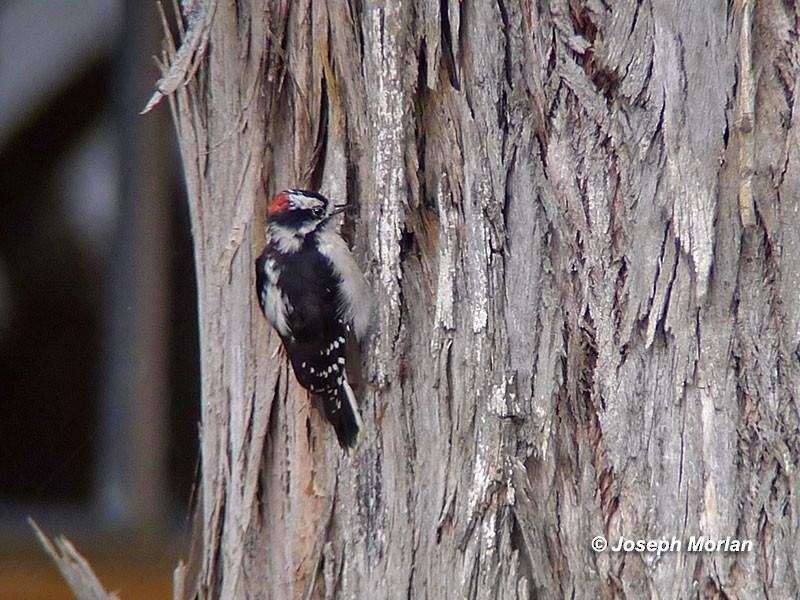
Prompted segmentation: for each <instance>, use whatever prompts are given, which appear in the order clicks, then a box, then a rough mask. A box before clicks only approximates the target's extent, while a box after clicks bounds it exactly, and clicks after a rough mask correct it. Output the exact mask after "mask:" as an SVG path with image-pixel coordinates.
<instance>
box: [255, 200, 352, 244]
mask: <svg viewBox="0 0 800 600" xmlns="http://www.w3.org/2000/svg"><path fill="white" fill-rule="evenodd" d="M342 210H344V207H335V206H333V205H332V204H331V203H330V202H328V199H327V198H325V196H323V195H322V194H317V193H316V192H309V191H306V190H284V191H282V192H281V193H280V194H278V195H277V196H275V198H274V199H273V200H272V204H270V207H269V211H268V215H267V234H268V236H269V237H270V239H271V240H272V241H273V242H274V243H275V244H277V245H278V248H279V250H281V251H282V252H296V251H297V250H299V249H300V247H301V246H302V245H303V242H304V240H305V239H306V237H307V236H309V235H314V234H316V233H318V232H320V231H322V230H323V229H324V228H325V226H326V225H327V224H328V223H329V222H330V220H331V217H333V216H334V215H336V214H338V213H340V212H342Z"/></svg>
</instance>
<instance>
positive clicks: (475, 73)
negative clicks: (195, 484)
mask: <svg viewBox="0 0 800 600" xmlns="http://www.w3.org/2000/svg"><path fill="white" fill-rule="evenodd" d="M607 4H608V3H606V4H604V3H601V2H593V1H589V0H550V1H545V2H527V1H525V2H521V3H512V2H507V1H501V2H496V3H477V2H473V1H464V2H455V1H452V0H445V1H440V0H418V1H416V2H413V3H411V2H409V3H405V2H404V3H396V2H392V3H388V2H387V3H377V4H375V3H341V2H337V3H327V2H314V3H311V2H289V1H288V0H284V1H282V2H276V3H267V4H266V5H265V4H264V3H260V2H248V1H246V0H245V1H242V2H239V3H223V2H214V1H212V0H206V1H201V0H198V1H197V2H194V3H191V12H190V13H189V12H187V14H186V16H185V19H186V22H187V29H186V31H182V36H183V39H182V40H181V41H180V42H179V43H180V44H181V46H180V48H176V47H175V46H174V45H170V44H169V43H168V44H167V51H166V53H165V57H164V64H165V78H164V79H163V80H162V83H161V85H160V87H159V90H160V93H162V94H166V95H168V96H169V98H170V102H171V106H172V109H173V114H174V117H175V123H176V128H177V131H178V136H179V139H180V143H181V152H182V156H183V161H184V166H185V171H186V179H187V188H188V191H189V203H190V207H191V214H192V224H193V233H194V237H195V248H196V264H197V274H198V284H199V303H200V321H201V322H200V327H201V341H202V372H203V423H202V429H201V436H202V453H203V459H202V485H201V490H202V498H201V499H202V501H201V505H200V508H199V510H200V517H199V520H198V522H199V523H200V525H199V527H198V531H197V536H198V542H199V543H200V545H201V549H202V552H201V554H202V558H201V559H200V560H199V561H194V562H193V563H192V564H190V565H189V567H190V568H183V567H182V568H181V569H180V570H179V572H177V573H176V580H178V583H179V584H180V585H178V587H177V589H178V590H181V589H182V590H184V592H185V593H184V597H188V598H192V597H198V598H264V597H267V598H292V597H294V598H354V597H355V598H367V597H370V598H396V597H408V598H530V597H544V598H549V597H555V598H561V597H573V598H597V597H605V598H640V597H645V596H647V597H656V598H673V597H681V598H705V597H713V598H722V597H728V598H735V597H738V598H766V597H791V596H792V595H794V593H795V590H796V589H798V587H799V586H800V581H798V575H797V573H798V572H800V566H798V562H797V561H798V558H797V556H798V552H797V540H798V539H800V531H799V530H798V529H799V523H798V515H800V504H798V498H800V493H798V483H799V482H798V473H799V472H800V470H798V468H797V467H798V465H797V462H798V455H799V453H800V440H799V439H798V412H797V399H798V398H797V394H798V390H800V359H799V357H800V350H799V349H800V293H798V291H799V290H800V261H798V260H796V257H797V256H800V208H799V207H798V203H799V202H800V199H799V198H798V192H797V190H798V189H800V156H798V153H800V134H799V133H798V132H800V122H799V121H800V119H799V118H798V114H800V113H798V111H797V110H796V107H795V98H797V97H798V92H800V90H798V89H796V88H797V82H798V81H800V54H798V53H799V52H800V49H799V48H800V45H798V44H797V43H796V42H797V40H796V31H797V24H798V23H799V22H800V14H798V8H797V6H795V5H793V4H792V3H787V2H780V1H779V0H764V1H763V2H762V1H760V2H750V0H741V1H737V2H733V3H730V2H723V1H722V0H710V1H708V2H694V3H692V2H689V3H686V2H679V1H677V0H666V1H660V2H653V1H643V2H634V1H630V2H617V3H614V6H613V9H612V8H609V7H608V6H607ZM184 8H185V10H187V11H189V5H188V4H187V5H186V6H185V7H184ZM190 15H191V16H190ZM748 119H749V122H750V123H751V124H754V126H752V127H750V128H747V127H745V125H746V122H747V121H748ZM303 185H311V186H316V185H319V187H320V189H321V191H322V192H323V193H325V194H326V195H327V196H328V197H331V198H333V199H335V200H337V201H344V200H347V201H348V202H349V203H351V204H354V205H356V206H357V207H358V208H359V212H358V218H355V219H354V220H353V221H352V222H351V221H348V222H346V223H345V224H344V229H345V233H346V234H347V235H348V236H349V237H350V239H351V241H352V243H353V246H354V248H355V250H356V254H357V255H358V256H359V258H360V260H361V262H362V266H364V267H365V268H366V270H367V271H368V273H369V276H370V280H371V284H372V287H373V290H374V294H375V297H376V301H377V304H378V307H379V310H378V314H377V315H376V319H375V324H374V330H373V333H372V336H371V338H370V339H369V340H368V343H367V344H366V345H365V348H364V356H365V360H364V375H365V390H364V391H363V393H362V394H361V396H360V397H361V398H362V405H363V406H362V412H363V414H364V417H365V423H366V426H367V438H366V440H365V443H364V444H363V446H362V447H361V449H360V451H359V453H358V454H357V455H356V457H355V458H354V459H352V460H351V459H346V458H344V457H342V456H341V455H340V453H339V451H338V448H337V445H336V443H335V441H334V440H333V438H332V437H331V436H332V434H331V432H330V431H329V430H328V429H327V428H326V427H324V424H323V423H322V420H321V418H320V416H319V415H318V414H317V412H316V411H315V410H313V409H312V408H310V407H309V403H308V401H307V398H306V395H305V393H304V392H303V391H302V389H301V388H300V387H299V386H298V385H297V384H296V382H295V381H294V379H293V378H292V377H291V376H290V374H289V371H288V370H287V367H286V364H285V360H284V357H283V355H282V353H281V352H280V350H279V345H278V341H277V337H276V336H275V335H274V333H273V332H272V331H271V330H270V329H269V327H268V326H267V325H266V324H265V323H264V322H263V320H262V319H260V318H259V315H258V309H257V307H256V302H255V296H254V293H253V281H252V279H253V271H252V264H253V258H254V256H255V252H257V251H258V249H259V248H260V247H261V245H262V244H263V242H262V240H263V237H262V236H263V222H264V211H265V194H271V193H273V192H274V191H276V190H280V189H282V188H286V187H295V186H303ZM749 197H750V198H752V202H751V201H750V200H748V198H749ZM596 536H604V538H605V539H606V540H618V539H621V538H625V539H635V540H648V539H663V538H666V539H672V538H673V537H674V538H676V539H686V540H688V539H690V538H691V537H694V538H699V537H700V536H704V537H705V538H706V539H714V540H720V539H727V538H730V539H737V540H753V542H754V544H753V550H752V551H749V552H742V553H725V552H691V553H686V552H677V551H676V552H663V553H661V554H660V555H658V556H656V555H654V554H653V553H648V552H635V551H634V552H613V551H611V550H606V551H603V552H596V551H594V550H593V549H592V545H591V541H592V539H593V538H595V537H596ZM645 547H646V544H645ZM192 573H196V576H195V575H192ZM181 578H183V579H181ZM176 593H177V592H176Z"/></svg>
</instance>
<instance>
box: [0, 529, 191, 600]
mask: <svg viewBox="0 0 800 600" xmlns="http://www.w3.org/2000/svg"><path fill="white" fill-rule="evenodd" d="M73 542H74V544H75V546H76V548H77V550H78V552H80V553H81V554H82V555H83V556H84V557H85V558H86V559H87V560H88V561H89V563H90V564H91V565H92V568H93V569H94V571H95V573H96V574H97V576H98V578H99V579H100V581H101V583H102V584H103V586H104V587H105V588H106V590H108V591H110V592H115V593H116V594H117V595H118V596H119V597H120V598H121V599H122V600H161V599H163V600H169V599H170V598H172V571H173V569H174V568H175V566H176V565H177V564H178V558H179V553H178V551H177V550H176V544H174V543H173V542H172V540H170V541H169V542H166V543H157V542H154V541H150V542H130V541H113V540H111V541H109V540H105V539H104V540H102V541H93V542H91V543H87V542H81V541H78V540H73ZM3 546H4V545H3V544H2V542H0V600H74V596H73V595H72V593H71V592H70V591H69V588H68V587H67V585H66V583H64V580H63V579H62V577H61V573H60V572H59V571H58V568H57V567H56V566H55V563H53V562H52V560H50V557H49V556H47V555H46V554H45V552H44V550H42V549H41V548H40V547H39V546H37V545H36V544H35V543H34V542H31V543H30V544H28V543H27V542H26V543H24V544H19V543H17V544H14V545H13V547H3Z"/></svg>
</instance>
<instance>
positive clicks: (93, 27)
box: [0, 0, 199, 600]
mask: <svg viewBox="0 0 800 600" xmlns="http://www.w3.org/2000/svg"><path fill="white" fill-rule="evenodd" d="M167 10H170V9H169V7H167ZM162 37H163V34H162V26H161V21H160V18H159V15H158V11H157V6H156V2H155V1H144V2H142V1H141V0H4V1H3V2H0V407H2V415H1V416H0V600H3V599H6V598H9V599H15V600H16V599H20V598H22V599H29V598H30V599H33V598H47V599H58V598H71V597H72V596H71V594H70V593H69V591H68V589H67V587H66V585H65V584H64V583H63V582H62V581H61V579H60V575H59V573H58V571H57V570H56V567H55V566H54V565H53V564H52V563H51V562H50V560H49V558H48V557H47V556H46V555H45V554H44V552H43V550H42V549H41V548H40V547H39V546H38V543H37V542H36V540H35V537H34V535H33V533H32V531H31V529H30V527H29V526H28V524H27V522H26V519H27V517H29V516H30V517H32V518H34V519H35V520H36V521H37V522H38V523H39V525H40V526H41V527H42V528H43V529H44V531H45V533H47V534H48V535H50V536H55V535H61V534H63V535H66V536H67V537H69V538H70V539H71V541H73V542H74V543H75V545H76V546H77V548H78V550H79V551H80V552H81V553H83V554H84V556H86V557H87V558H88V559H89V560H90V562H91V564H92V566H93V567H94V568H95V571H96V572H97V574H98V576H99V577H100V580H101V581H102V582H103V584H104V585H105V586H106V588H107V589H109V590H110V591H117V592H118V593H119V595H120V597H121V598H123V599H125V600H128V599H138V598H147V599H148V600H151V599H156V598H169V597H171V593H170V589H171V577H172V570H173V569H174V567H175V565H176V564H177V561H178V559H179V558H180V556H181V555H186V554H187V552H188V545H189V538H190V533H191V525H190V521H189V519H188V517H187V515H188V513H189V507H190V498H191V493H192V482H193V479H194V475H195V470H196V467H197V447H198V444H197V431H198V429H197V421H198V419H199V367H198V364H199V361H198V346H197V316H196V289H195V281H194V265H193V258H192V246H191V232H190V224H189V219H188V212H187V207H186V202H185V198H184V191H183V187H182V177H181V173H180V166H179V159H178V156H177V152H176V149H175V136H174V133H173V130H172V124H171V121H170V118H169V111H168V106H167V103H166V102H164V103H162V105H160V106H159V107H157V108H156V109H155V110H154V111H153V112H152V113H150V114H148V115H145V116H140V115H139V112H140V111H141V109H142V108H143V107H144V105H145V103H146V102H147V100H148V98H149V97H150V95H151V93H152V91H153V89H154V84H155V81H156V79H157V78H158V76H159V70H158V67H157V65H156V62H155V59H154V57H155V56H160V53H161V40H162Z"/></svg>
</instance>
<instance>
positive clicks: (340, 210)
mask: <svg viewBox="0 0 800 600" xmlns="http://www.w3.org/2000/svg"><path fill="white" fill-rule="evenodd" d="M354 208H355V206H353V205H351V204H342V205H341V206H335V205H334V207H333V210H332V211H331V214H330V215H328V216H329V217H332V216H333V215H338V214H339V213H343V212H345V211H347V210H353V209H354Z"/></svg>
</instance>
